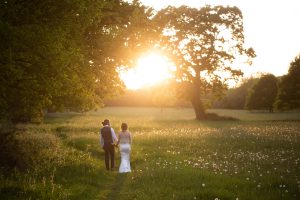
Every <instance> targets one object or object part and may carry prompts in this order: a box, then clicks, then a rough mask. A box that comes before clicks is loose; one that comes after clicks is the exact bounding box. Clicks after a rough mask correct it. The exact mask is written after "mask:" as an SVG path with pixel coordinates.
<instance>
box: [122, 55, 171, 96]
mask: <svg viewBox="0 0 300 200" xmlns="http://www.w3.org/2000/svg"><path fill="white" fill-rule="evenodd" d="M172 70H174V66H172V64H171V63H170V62H169V61H168V60H167V59H166V58H165V57H163V56H161V55H159V54H156V53H152V54H148V55H146V56H143V57H141V58H139V59H138V62H137V66H136V67H134V68H132V69H129V70H127V71H125V72H121V73H120V77H121V79H122V80H123V81H124V83H125V85H126V87H127V89H132V90H137V89H140V88H142V87H145V86H149V85H153V84H155V83H158V82H160V81H162V80H165V79H168V78H170V77H172V74H171V71H172Z"/></svg>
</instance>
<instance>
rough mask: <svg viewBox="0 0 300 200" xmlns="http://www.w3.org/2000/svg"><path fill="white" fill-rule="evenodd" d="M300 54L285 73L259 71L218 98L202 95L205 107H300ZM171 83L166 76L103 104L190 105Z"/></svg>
mask: <svg viewBox="0 0 300 200" xmlns="http://www.w3.org/2000/svg"><path fill="white" fill-rule="evenodd" d="M299 60H300V55H299V56H297V57H296V58H295V59H294V61H292V62H291V64H290V67H289V71H288V73H287V74H286V75H283V76H280V77H276V76H274V75H273V74H262V75H260V77H256V78H255V77H250V78H246V79H244V80H243V81H242V83H241V84H240V85H239V86H238V87H235V88H230V89H229V90H227V91H226V93H225V95H224V96H223V97H221V99H217V100H213V99H211V97H210V95H209V94H207V95H204V96H203V102H207V107H208V108H219V109H220V108H221V109H247V110H266V111H270V112H273V111H274V110H278V111H284V110H293V109H299V108H300V95H299V94H300V87H299V86H300V61H299ZM174 88H176V87H174V83H172V81H171V80H166V81H164V82H162V83H158V84H156V85H154V86H149V87H147V88H142V89H139V90H136V91H133V90H129V91H126V92H125V94H124V95H122V96H118V97H115V98H113V99H107V100H105V104H106V105H107V106H153V107H160V108H165V107H191V105H190V103H189V102H188V101H184V100H181V99H179V98H178V97H177V95H176V91H175V89H174Z"/></svg>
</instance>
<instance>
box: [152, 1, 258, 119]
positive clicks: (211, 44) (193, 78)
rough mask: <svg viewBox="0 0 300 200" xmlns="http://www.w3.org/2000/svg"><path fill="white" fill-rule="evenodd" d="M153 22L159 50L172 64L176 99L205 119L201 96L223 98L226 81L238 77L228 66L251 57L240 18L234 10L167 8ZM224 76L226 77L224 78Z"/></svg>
mask: <svg viewBox="0 0 300 200" xmlns="http://www.w3.org/2000/svg"><path fill="white" fill-rule="evenodd" d="M155 20H156V21H157V22H158V27H159V28H158V29H159V30H160V31H161V32H162V33H163V34H162V41H161V47H162V48H163V49H164V50H165V52H167V54H168V55H169V56H170V57H171V60H172V61H174V63H175V65H176V67H177V70H176V79H177V82H178V85H179V89H178V91H179V93H180V96H181V97H183V98H185V99H187V100H189V101H190V102H191V103H192V105H193V107H194V109H195V113H196V118H197V119H203V118H205V107H204V105H203V104H204V102H203V99H202V97H203V95H204V94H207V93H212V94H214V96H216V97H219V96H222V95H223V91H224V89H225V88H226V81H227V80H229V79H236V78H238V77H239V76H241V75H242V72H241V71H240V70H237V69H234V68H233V67H231V64H232V63H233V61H234V60H235V59H236V58H237V57H239V58H240V57H243V56H244V57H246V58H247V59H248V61H249V62H250V59H251V58H252V57H254V56H255V54H254V51H253V49H252V48H250V49H246V48H244V47H243V44H244V35H243V17H242V13H241V11H240V10H239V9H238V8H237V7H223V6H215V7H211V6H205V7H203V8H200V9H196V8H189V7H186V6H181V7H179V8H175V7H168V8H166V9H163V10H161V11H159V12H158V13H157V15H156V16H155ZM224 76H225V77H226V76H227V77H226V78H224Z"/></svg>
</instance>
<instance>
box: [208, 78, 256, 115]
mask: <svg viewBox="0 0 300 200" xmlns="http://www.w3.org/2000/svg"><path fill="white" fill-rule="evenodd" d="M255 82H257V79H256V78H249V79H244V80H243V82H242V84H241V85H240V86H239V87H236V88H230V89H229V90H228V91H227V92H226V95H225V97H224V98H222V99H221V100H218V101H216V102H214V104H213V108H226V109H244V107H245V103H246V97H247V95H248V91H249V90H250V88H252V86H253V84H254V83H255Z"/></svg>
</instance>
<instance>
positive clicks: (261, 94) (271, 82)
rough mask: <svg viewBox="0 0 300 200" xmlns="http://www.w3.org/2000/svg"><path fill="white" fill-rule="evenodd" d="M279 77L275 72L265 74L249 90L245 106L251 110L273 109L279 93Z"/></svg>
mask: <svg viewBox="0 0 300 200" xmlns="http://www.w3.org/2000/svg"><path fill="white" fill-rule="evenodd" d="M277 82H278V80H277V78H276V77H275V76H274V75H273V74H266V75H263V76H262V77H261V78H260V79H259V80H258V81H257V83H256V84H254V85H253V87H252V88H251V89H250V91H249V92H248V96H247V99H246V103H245V107H246V108H247V109H249V110H269V111H270V112H272V111H273V104H274V102H275V99H276V95H277V91H278V88H277Z"/></svg>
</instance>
